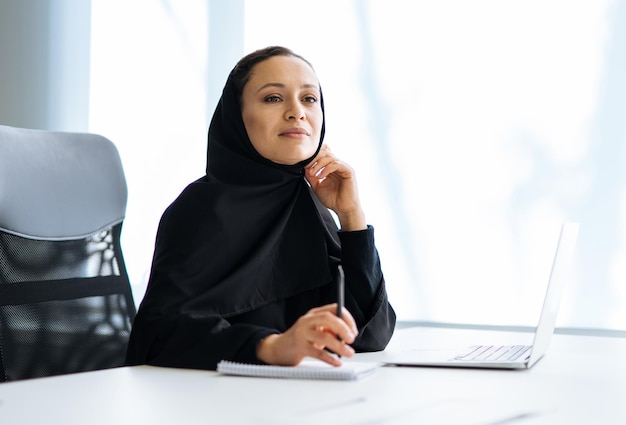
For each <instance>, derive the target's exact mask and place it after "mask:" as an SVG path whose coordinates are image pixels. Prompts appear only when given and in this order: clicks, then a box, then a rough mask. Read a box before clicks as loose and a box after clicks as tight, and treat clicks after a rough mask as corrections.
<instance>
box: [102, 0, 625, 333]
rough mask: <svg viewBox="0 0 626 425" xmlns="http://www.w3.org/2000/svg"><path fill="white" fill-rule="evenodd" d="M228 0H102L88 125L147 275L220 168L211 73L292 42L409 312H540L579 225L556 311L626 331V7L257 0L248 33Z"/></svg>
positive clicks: (531, 315) (468, 317)
mask: <svg viewBox="0 0 626 425" xmlns="http://www.w3.org/2000/svg"><path fill="white" fill-rule="evenodd" d="M227 3H228V4H233V3H231V2H219V1H212V2H208V3H207V2H205V1H187V2H174V1H163V2H154V1H148V0H143V1H133V2H126V1H119V0H118V1H112V0H93V6H92V11H93V24H92V75H91V82H92V92H91V130H92V131H96V132H100V133H102V134H104V135H106V136H108V137H110V138H111V139H112V140H113V141H114V142H116V144H117V145H118V146H119V147H120V151H121V154H122V157H123V160H124V163H125V167H126V170H127V174H128V178H129V188H130V200H129V210H128V218H127V221H126V224H125V228H124V238H125V240H124V242H125V253H126V259H127V262H128V263H129V269H130V271H131V274H132V275H133V278H134V281H135V282H136V284H138V285H141V284H145V280H146V279H147V273H148V271H149V267H150V260H151V256H152V248H153V242H154V234H155V232H156V224H157V222H158V218H159V217H160V215H161V213H162V211H163V210H164V208H165V207H166V206H167V204H169V202H171V201H172V200H173V199H174V197H175V196H176V195H177V194H178V193H179V192H180V190H182V188H183V187H184V185H185V184H186V183H188V182H190V181H191V180H193V179H195V178H197V177H199V176H200V175H201V174H203V172H204V167H205V152H206V141H205V135H206V130H207V127H208V120H209V119H210V116H211V113H212V110H213V108H214V106H215V103H214V102H215V99H214V98H213V97H211V96H214V94H208V93H209V92H210V90H208V89H207V87H210V86H211V85H215V84H216V79H217V80H219V82H218V83H217V84H219V85H221V84H223V82H224V79H225V74H224V71H223V69H230V68H231V67H232V66H233V65H234V62H235V61H236V60H237V59H238V58H239V57H240V56H242V55H243V54H244V53H247V52H249V51H252V50H254V49H256V48H259V47H264V46H266V45H270V44H281V45H285V46H287V47H290V48H292V49H293V50H295V51H296V52H298V53H300V54H302V55H303V56H305V57H306V58H307V59H309V60H310V61H311V62H312V63H313V65H314V67H315V68H316V71H317V73H318V76H319V78H320V81H321V83H322V87H323V90H324V95H325V102H326V111H327V139H326V140H327V142H328V143H329V144H330V145H331V146H332V147H333V149H334V150H335V151H336V152H337V153H338V154H339V155H340V156H341V157H343V158H344V159H345V160H346V161H348V162H349V163H350V164H351V165H352V166H353V167H354V168H355V169H356V171H357V173H358V178H359V183H360V188H361V192H362V199H363V202H364V204H365V208H366V213H367V216H368V221H369V222H370V223H372V224H373V225H374V226H375V228H376V238H377V244H378V247H379V251H380V255H381V258H382V261H383V267H384V271H385V275H386V278H387V285H388V290H389V294H390V297H391V301H392V303H393V305H394V306H395V308H396V310H397V312H398V316H399V318H400V319H404V320H424V321H439V322H458V323H482V324H521V325H532V324H534V323H535V321H536V318H537V317H538V313H539V309H540V307H541V300H542V297H543V292H544V291H545V285H546V283H547V279H548V274H549V269H550V265H551V261H552V256H553V254H554V249H555V246H556V239H557V236H558V231H559V225H560V223H561V222H562V221H568V220H571V221H579V222H580V223H581V233H580V237H579V244H578V258H577V263H576V269H575V270H574V276H575V279H574V281H573V282H572V283H571V285H570V286H569V287H568V288H567V290H566V293H565V298H564V300H563V307H562V310H561V315H560V319H559V325H560V326H573V327H598V328H610V329H626V285H625V283H626V222H625V219H626V175H625V174H624V172H622V171H621V170H623V169H626V152H625V151H624V146H626V140H625V139H626V83H625V80H624V78H623V77H622V76H623V75H626V62H624V59H623V58H624V55H623V52H624V51H626V34H625V32H624V31H625V28H626V3H625V2H614V1H609V0H599V1H595V2H588V1H564V0H563V1H558V0H548V1H545V0H544V1H538V0H536V1H512V2H501V1H497V0H482V1H473V2H466V1H462V0H455V1H453V0H446V1H438V2H434V1H412V2H407V1H400V0H397V1H393V0H384V1H383V0H372V1H359V0H355V1H348V0H319V1H316V2H306V1H294V0H263V1H261V0H249V1H246V2H236V3H241V4H242V5H244V6H245V8H244V12H243V13H244V16H243V17H241V16H239V19H243V28H244V31H243V37H242V34H241V29H240V26H239V25H224V26H223V27H222V28H220V31H219V32H217V34H216V33H214V32H212V31H211V28H209V27H208V24H207V22H209V19H208V16H210V15H211V13H212V14H213V19H212V22H215V21H216V19H215V18H216V16H217V17H219V16H221V15H220V13H224V14H225V16H223V19H221V21H223V22H232V21H231V20H232V19H233V16H232V13H233V10H226V7H225V4H227ZM226 15H228V16H226ZM217 21H218V22H219V21H220V19H219V18H218V19H217ZM229 31H232V33H229ZM211 37H213V38H211ZM218 38H219V39H218ZM211 40H212V41H211ZM241 40H242V41H241ZM240 42H241V43H242V45H241V44H238V43H240ZM209 45H210V47H211V50H210V51H208V50H209ZM207 51H208V53H207ZM218 53H226V55H220V54H218ZM222 56H224V57H232V58H233V59H232V63H227V64H224V63H223V62H226V60H221V61H220V63H211V60H210V59H207V58H211V57H222ZM215 69H219V70H220V73H216V72H212V70H215ZM207 76H210V77H207ZM216 76H217V77H216ZM218 77H219V78H218ZM139 296H140V295H139Z"/></svg>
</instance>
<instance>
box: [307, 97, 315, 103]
mask: <svg viewBox="0 0 626 425" xmlns="http://www.w3.org/2000/svg"><path fill="white" fill-rule="evenodd" d="M304 101H305V102H308V103H315V102H317V98H316V97H315V96H306V97H305V98H304Z"/></svg>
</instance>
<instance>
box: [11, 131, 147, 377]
mask: <svg viewBox="0 0 626 425" xmlns="http://www.w3.org/2000/svg"><path fill="white" fill-rule="evenodd" d="M126 201H127V187H126V179H125V177H124V171H123V168H122V163H121V160H120V157H119V154H118V152H117V149H116V148H115V146H114V145H113V143H111V142H110V141H109V140H107V139H105V138H104V137H101V136H98V135H94V134H79V133H61V132H48V131H40V130H27V129H20V128H13V127H7V126H0V382H2V381H13V380H20V379H28V378H36V377H43V376H51V375H60V374H67V373H74V372H82V371H89V370H96V369H105V368H111V367H116V366H121V365H123V363H124V357H125V352H126V345H127V341H128V337H129V334H130V327H131V324H132V320H133V319H134V316H135V313H136V310H135V304H134V301H133V296H132V291H131V287H130V283H129V279H128V274H127V272H126V267H125V265H124V258H123V256H122V250H121V247H120V233H121V229H122V222H123V220H124V216H125V210H126Z"/></svg>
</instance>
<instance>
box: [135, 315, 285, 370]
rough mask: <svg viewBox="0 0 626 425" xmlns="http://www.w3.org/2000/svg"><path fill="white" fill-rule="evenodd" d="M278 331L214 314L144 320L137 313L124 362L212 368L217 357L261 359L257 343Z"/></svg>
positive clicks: (220, 358) (214, 366)
mask: <svg viewBox="0 0 626 425" xmlns="http://www.w3.org/2000/svg"><path fill="white" fill-rule="evenodd" d="M277 332H278V331H276V330H273V329H269V328H264V327H260V326H255V325H246V324H236V325H231V324H230V323H229V322H228V321H227V320H226V319H224V318H221V317H215V316H214V317H207V318H197V317H196V318H192V317H185V316H178V317H171V318H169V319H167V318H160V319H158V320H146V319H144V317H143V316H141V315H140V314H138V316H137V318H136V320H135V323H134V324H133V332H132V333H131V338H130V341H129V344H128V350H127V356H126V363H127V364H129V365H135V364H149V365H153V366H164V367H181V368H192V369H208V370H215V369H216V368H217V363H218V362H219V361H220V360H231V361H237V362H242V363H260V360H259V359H258V358H257V355H256V347H257V344H258V343H259V341H260V340H261V339H263V338H265V337H266V336H267V335H270V334H273V333H277Z"/></svg>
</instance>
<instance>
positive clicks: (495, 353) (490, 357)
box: [454, 345, 532, 362]
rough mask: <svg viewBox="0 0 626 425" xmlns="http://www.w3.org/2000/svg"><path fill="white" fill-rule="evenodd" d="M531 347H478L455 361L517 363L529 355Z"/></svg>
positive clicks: (471, 348) (474, 347) (457, 357)
mask: <svg viewBox="0 0 626 425" xmlns="http://www.w3.org/2000/svg"><path fill="white" fill-rule="evenodd" d="M531 348H532V346H530V345H500V346H498V345H476V346H472V347H470V351H469V352H467V353H464V354H460V355H458V356H456V357H455V358H454V360H465V361H467V360H470V361H503V362H506V361H515V360H517V359H519V358H520V357H522V356H523V355H524V354H526V353H528V352H529V351H530V349H531Z"/></svg>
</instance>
